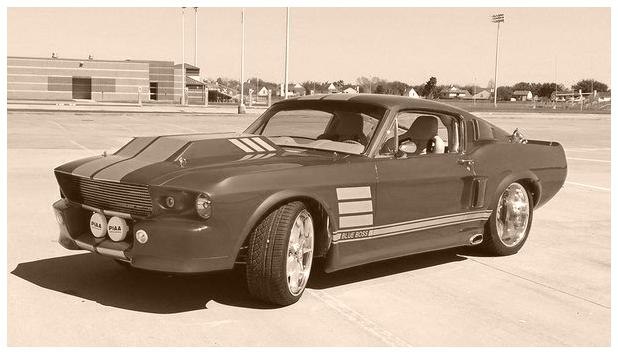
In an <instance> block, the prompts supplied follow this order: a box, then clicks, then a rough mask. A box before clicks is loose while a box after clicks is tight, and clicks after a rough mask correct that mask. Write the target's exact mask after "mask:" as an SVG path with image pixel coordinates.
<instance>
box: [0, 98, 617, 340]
mask: <svg viewBox="0 0 618 354" xmlns="http://www.w3.org/2000/svg"><path fill="white" fill-rule="evenodd" d="M234 110H235V108H233V107H230V108H226V109H220V110H218V111H217V112H219V113H218V114H209V115H189V114H172V113H170V114H139V113H122V112H115V113H63V112H52V113H50V112H9V113H8V203H7V205H8V240H7V244H8V270H9V272H10V274H9V275H8V344H9V345H11V346H22V345H23V346H73V345H82V346H121V345H125V346H126V345H157V346H184V345H195V346H209V345H215V346H253V345H260V346H280V345H286V346H318V345H319V346H358V345H367V346H391V345H394V346H406V345H412V346H537V345H538V346H607V345H609V344H610V313H611V311H610V266H611V254H610V253H611V251H610V116H609V115H590V114H552V113H544V114H528V113H505V112H501V113H493V114H492V113H481V114H479V115H480V116H482V117H485V118H487V119H488V120H490V121H491V122H495V123H496V124H498V125H499V126H501V127H503V128H505V129H506V130H509V131H512V130H513V129H515V128H520V129H521V130H522V131H523V132H524V134H525V135H526V136H527V137H528V138H532V139H543V140H556V141H559V142H561V143H562V144H563V145H564V147H565V150H566V152H567V156H568V163H569V173H568V177H567V183H566V184H565V186H564V188H563V189H562V190H561V191H560V192H559V193H558V195H557V196H556V197H555V198H554V199H553V200H551V201H550V202H549V203H548V204H546V205H545V206H544V207H542V208H541V209H539V210H537V211H536V212H535V215H534V222H533V226H532V230H531V234H530V237H529V239H528V242H527V244H526V245H525V246H524V248H523V249H522V250H521V251H520V252H519V254H517V255H514V256H509V257H501V258H491V257H483V256H482V255H479V254H477V253H476V252H474V251H473V250H471V249H467V248H463V249H455V250H447V251H440V252H433V253H428V254H422V255H414V256H409V257H405V258H400V259H396V260H391V261H386V262H381V263H377V264H370V265H366V266H362V267H356V268H352V269H348V270H344V271H340V272H336V273H332V274H323V273H320V272H314V273H313V274H312V278H311V280H310V282H309V285H308V289H307V291H306V292H305V294H304V296H303V298H302V299H301V300H300V301H299V302H298V303H297V304H295V305H292V306H289V307H285V308H272V307H268V306H265V305H264V304H261V303H258V302H255V301H253V300H252V299H251V298H250V297H249V296H248V294H247V292H246V290H245V288H244V285H243V283H242V280H241V278H240V277H239V276H238V274H237V273H235V272H223V273H217V274H209V275H199V276H170V275H163V274H154V273H148V272H139V271H127V270H125V269H124V268H123V267H120V266H118V265H117V264H115V262H113V261H112V260H110V259H107V258H104V257H101V256H96V255H93V254H90V253H88V252H85V251H84V252H81V251H69V250H66V249H64V248H62V247H61V246H60V245H59V244H58V243H57V242H56V238H57V233H58V231H57V226H56V221H55V218H54V214H53V212H52V209H51V204H52V203H53V202H54V201H56V200H57V199H58V194H59V192H58V187H57V185H56V182H55V180H54V177H53V174H52V169H53V168H54V167H55V166H58V165H60V164H61V163H63V162H66V161H70V160H73V159H77V158H81V157H86V156H89V155H93V154H100V153H102V152H103V151H104V150H105V151H108V152H111V151H113V150H114V149H116V148H118V147H120V146H121V145H122V144H124V143H125V142H126V141H128V139H129V138H130V137H132V136H135V135H153V134H155V135H159V134H165V133H185V132H186V133H191V132H196V131H203V132H215V131H241V130H243V129H244V128H245V127H246V126H247V125H248V124H249V123H250V122H251V121H252V120H253V119H254V118H255V117H256V113H253V114H250V115H246V116H243V117H239V116H237V115H235V114H231V113H232V112H233V111H234ZM213 111H215V109H213ZM505 158H508V156H505Z"/></svg>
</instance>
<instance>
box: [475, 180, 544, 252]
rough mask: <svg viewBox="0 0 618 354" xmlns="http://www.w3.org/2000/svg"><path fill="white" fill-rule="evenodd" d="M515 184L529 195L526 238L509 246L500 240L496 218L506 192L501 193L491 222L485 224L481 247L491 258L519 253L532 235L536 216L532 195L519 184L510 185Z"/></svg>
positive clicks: (494, 205) (494, 207) (490, 218)
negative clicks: (531, 230) (531, 231)
mask: <svg viewBox="0 0 618 354" xmlns="http://www.w3.org/2000/svg"><path fill="white" fill-rule="evenodd" d="M513 184H517V185H519V186H521V187H522V188H523V189H524V190H525V191H526V194H527V195H528V210H529V214H528V225H527V227H526V231H525V233H524V236H523V237H522V238H521V240H520V241H519V242H517V243H516V244H515V245H512V246H507V245H506V244H504V243H503V242H502V241H501V240H500V237H499V236H498V230H497V226H496V218H497V212H498V203H499V202H500V199H501V198H502V195H503V194H504V191H503V192H502V193H500V195H499V196H498V198H497V199H496V201H495V202H494V204H493V212H492V213H491V216H490V217H489V220H488V221H487V223H486V224H485V233H484V241H483V243H482V244H481V247H482V248H483V249H484V250H485V252H486V253H487V254H489V255H491V256H509V255H512V254H515V253H517V252H519V250H520V249H521V248H522V247H523V246H524V244H525V243H526V240H527V239H528V235H529V234H530V227H531V226H532V219H533V215H534V207H533V200H532V195H531V194H530V191H529V190H528V189H527V188H526V187H525V185H522V184H521V183H519V182H513V183H511V184H509V186H511V185H513ZM507 188H508V186H507ZM505 191H506V189H505Z"/></svg>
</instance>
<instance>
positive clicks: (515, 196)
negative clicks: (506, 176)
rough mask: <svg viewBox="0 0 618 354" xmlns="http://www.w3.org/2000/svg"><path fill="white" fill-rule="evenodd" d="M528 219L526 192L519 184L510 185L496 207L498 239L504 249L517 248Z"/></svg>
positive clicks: (528, 207)
mask: <svg viewBox="0 0 618 354" xmlns="http://www.w3.org/2000/svg"><path fill="white" fill-rule="evenodd" d="M529 219H530V201H529V199H528V192H526V189H525V188H524V187H523V186H522V185H521V184H519V183H511V184H510V185H509V186H508V188H507V189H506V190H505V191H504V193H502V195H501V196H500V200H498V206H497V207H496V231H497V232H498V239H499V240H500V242H502V244H503V245H505V246H506V247H515V246H517V245H518V244H519V243H520V242H521V241H522V240H523V239H524V238H525V236H526V231H527V230H528V222H529Z"/></svg>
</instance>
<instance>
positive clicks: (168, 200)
mask: <svg viewBox="0 0 618 354" xmlns="http://www.w3.org/2000/svg"><path fill="white" fill-rule="evenodd" d="M174 204H176V201H175V200H174V197H165V206H166V207H168V208H170V209H171V208H173V207H174Z"/></svg>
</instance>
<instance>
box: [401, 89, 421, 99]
mask: <svg viewBox="0 0 618 354" xmlns="http://www.w3.org/2000/svg"><path fill="white" fill-rule="evenodd" d="M404 96H408V97H412V98H419V97H420V96H419V95H418V93H417V92H416V91H415V90H414V89H413V88H412V87H410V88H409V89H408V90H407V91H406V92H405V94H404Z"/></svg>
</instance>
